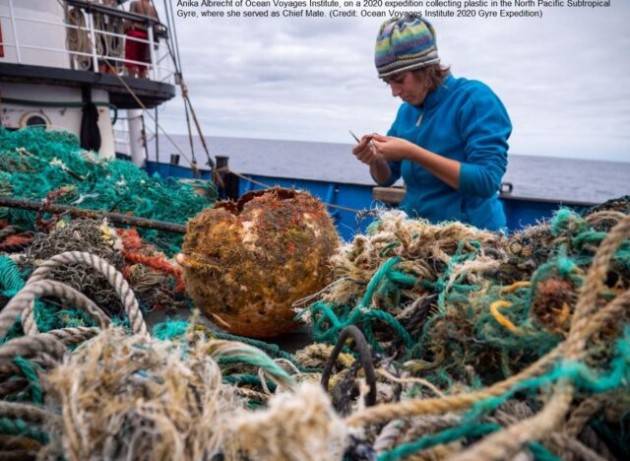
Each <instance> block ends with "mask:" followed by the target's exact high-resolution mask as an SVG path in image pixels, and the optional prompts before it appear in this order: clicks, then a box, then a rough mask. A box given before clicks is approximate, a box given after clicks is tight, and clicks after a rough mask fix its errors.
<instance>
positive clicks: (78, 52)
mask: <svg viewBox="0 0 630 461" xmlns="http://www.w3.org/2000/svg"><path fill="white" fill-rule="evenodd" d="M118 3H119V2H117V1H116V0H114V1H111V0H110V1H107V0H94V1H84V0H0V124H1V125H2V126H4V127H6V128H8V129H19V128H22V127H26V126H35V125H37V126H43V127H45V128H46V129H61V130H66V131H69V132H71V133H74V134H76V135H77V136H78V137H79V138H80V140H81V144H82V145H83V146H84V147H87V148H92V149H94V150H97V151H98V152H99V154H100V155H101V156H103V157H112V156H114V154H115V153H117V152H118V153H125V154H129V155H131V156H132V158H133V159H134V160H135V161H136V163H141V162H142V161H143V159H144V155H145V151H144V145H143V144H144V142H145V139H146V138H145V136H144V129H143V127H144V123H143V117H142V116H143V110H145V109H151V108H154V107H156V106H157V105H159V104H161V103H162V102H165V101H167V100H168V99H170V98H172V97H173V96H174V95H175V85H174V84H175V78H176V76H177V72H175V68H176V66H175V64H174V63H175V58H174V57H173V56H172V55H171V54H170V50H171V49H173V47H172V46H167V41H168V40H169V37H168V28H167V27H165V26H164V25H163V24H161V23H160V21H159V20H157V19H154V18H149V17H147V16H142V15H138V14H133V13H129V12H128V11H126V5H125V4H124V3H123V4H122V5H118ZM162 10H163V11H166V12H167V13H168V12H169V5H168V4H167V3H165V4H164V6H163V8H162ZM132 23H135V24H142V26H143V27H144V28H146V31H147V38H146V39H140V38H133V37H129V36H127V35H126V34H125V29H126V28H127V27H128V25H129V24H132ZM129 40H132V41H136V42H138V43H145V44H146V45H147V47H148V50H149V53H148V55H149V56H147V58H148V60H149V62H148V72H147V75H146V78H137V76H136V77H132V76H129V75H127V73H126V71H125V70H126V68H127V67H128V65H129V64H130V63H131V64H134V63H135V64H137V65H142V64H144V62H137V61H133V60H130V59H129V57H128V56H125V44H126V42H127V41H129ZM145 48H146V47H145ZM125 110H126V113H125V112H124V111H125ZM124 119H126V120H127V126H124V124H123V122H124ZM121 125H122V126H123V127H122V128H119V127H121Z"/></svg>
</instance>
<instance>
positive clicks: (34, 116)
mask: <svg viewBox="0 0 630 461" xmlns="http://www.w3.org/2000/svg"><path fill="white" fill-rule="evenodd" d="M26 127H33V128H35V127H39V128H43V129H47V128H48V127H50V120H48V117H46V116H45V115H44V114H41V113H39V112H29V113H26V114H24V115H23V116H22V118H21V119H20V128H26Z"/></svg>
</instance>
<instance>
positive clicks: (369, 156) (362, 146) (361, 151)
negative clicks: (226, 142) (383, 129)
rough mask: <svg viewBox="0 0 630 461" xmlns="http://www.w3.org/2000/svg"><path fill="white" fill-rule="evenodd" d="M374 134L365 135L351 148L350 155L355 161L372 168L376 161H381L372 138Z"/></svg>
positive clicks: (381, 157)
mask: <svg viewBox="0 0 630 461" xmlns="http://www.w3.org/2000/svg"><path fill="white" fill-rule="evenodd" d="M374 136H376V135H375V134H370V135H365V136H363V137H362V138H361V141H359V144H357V145H356V146H354V147H353V148H352V153H353V154H354V155H355V157H356V158H357V159H359V160H360V161H361V162H363V163H365V164H366V165H370V166H372V165H373V164H374V163H375V162H377V161H378V160H382V159H383V156H382V155H381V154H379V153H378V152H376V149H375V147H374V144H373V142H372V138H373V137H374Z"/></svg>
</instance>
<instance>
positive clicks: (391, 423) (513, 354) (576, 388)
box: [301, 197, 630, 460]
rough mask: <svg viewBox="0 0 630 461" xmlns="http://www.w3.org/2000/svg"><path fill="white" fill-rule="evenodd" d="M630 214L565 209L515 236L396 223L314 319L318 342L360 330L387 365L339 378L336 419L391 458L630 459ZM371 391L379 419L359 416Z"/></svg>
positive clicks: (365, 248) (341, 269) (343, 261)
mask: <svg viewBox="0 0 630 461" xmlns="http://www.w3.org/2000/svg"><path fill="white" fill-rule="evenodd" d="M628 203H630V201H629V200H628V197H625V198H623V199H620V200H616V201H612V202H610V203H607V204H605V205H602V206H599V207H596V208H594V209H592V210H589V211H588V212H586V213H584V214H583V215H580V214H577V213H575V212H572V211H569V210H566V209H564V210H560V211H559V212H557V213H556V214H555V216H554V217H553V219H551V220H550V221H549V222H546V223H541V224H539V225H536V226H533V227H530V228H527V229H525V230H523V231H521V232H518V233H516V234H514V235H512V236H510V237H506V236H504V235H502V234H498V233H489V232H486V231H481V230H478V229H475V228H472V227H470V226H466V225H463V224H461V223H457V222H455V223H445V224H442V225H432V224H430V223H428V222H425V221H421V220H410V219H407V218H406V216H405V215H404V214H401V213H397V212H391V213H387V214H385V215H383V216H382V217H381V219H380V220H379V221H377V222H376V223H374V224H373V225H372V227H371V228H370V229H369V230H368V232H367V234H366V235H360V236H357V237H355V239H354V240H353V241H352V242H351V243H349V244H347V245H346V246H345V247H343V248H342V249H341V250H340V252H339V253H338V254H337V255H336V256H335V257H334V258H333V261H332V262H333V265H334V271H335V274H336V277H335V278H336V280H335V282H333V283H332V284H331V285H330V286H329V287H328V289H327V290H325V292H324V293H323V295H322V296H321V299H320V300H319V301H317V302H316V303H314V304H312V305H310V306H309V307H307V308H303V309H301V317H302V318H304V319H305V320H307V321H308V322H309V323H310V325H311V327H312V333H313V337H314V339H315V341H317V342H320V343H328V344H331V345H332V344H335V343H337V345H338V346H341V345H342V343H344V342H345V340H346V338H345V336H348V335H347V331H348V328H349V327H350V326H351V325H354V326H357V327H359V329H360V331H361V332H362V334H363V335H364V337H365V340H364V341H365V345H364V346H360V344H361V341H357V340H355V347H356V348H357V349H358V350H364V349H367V350H371V351H372V354H371V357H372V359H371V360H372V363H369V362H370V361H369V360H365V359H363V358H362V357H361V356H359V358H358V360H357V361H356V362H355V363H354V364H353V365H351V366H348V365H347V364H346V365H343V364H338V363H337V364H335V365H334V366H332V371H330V373H335V372H336V373H337V374H336V375H334V376H333V378H331V379H330V387H331V396H332V399H333V404H334V406H335V408H336V409H337V410H338V411H341V412H343V413H344V414H346V415H348V416H347V417H348V420H347V421H348V423H349V424H350V425H355V424H356V425H361V426H364V427H366V428H369V431H368V432H366V440H367V441H368V442H369V443H370V444H371V445H372V447H373V448H375V450H376V451H377V452H379V453H380V457H379V459H387V460H394V459H403V458H405V457H406V456H412V455H413V456H417V457H418V459H442V458H445V457H446V458H449V457H451V456H453V457H454V459H488V458H492V459H504V458H509V457H510V456H513V455H515V454H516V453H517V452H518V451H519V450H521V449H522V448H524V449H525V452H526V453H528V455H529V456H534V457H535V458H543V459H552V458H553V453H556V454H558V455H561V456H562V458H563V459H564V458H568V459H579V458H588V459H595V458H594V457H593V456H600V458H597V459H601V458H604V459H615V456H616V457H618V458H627V457H628V455H629V454H630V452H629V449H628V446H630V445H629V443H628V442H629V440H628V438H627V434H628V430H629V429H630V421H628V418H627V417H626V415H627V414H628V411H629V410H630V390H629V387H628V385H629V381H628V380H629V378H630V368H628V365H630V363H629V362H630V342H629V340H630V322H629V320H630V295H628V288H630V239H629V235H630V217H629V216H628ZM322 346H323V344H322ZM339 350H344V349H339ZM329 364H330V361H329ZM369 370H371V371H369ZM335 378H336V379H335ZM362 381H367V382H368V383H369V384H370V388H372V387H373V388H375V390H376V392H374V393H373V394H374V395H375V399H372V400H373V401H375V402H376V403H377V406H375V407H374V408H370V409H366V410H361V409H360V405H362V404H364V403H367V402H368V399H367V397H368V396H369V393H367V392H365V391H363V393H362V391H361V384H360V383H361V382H362ZM326 382H327V381H326ZM359 396H362V397H364V399H363V400H362V399H361V398H359ZM397 402H398V403H397ZM379 403H380V404H381V405H378V404H379ZM464 409H469V410H468V411H467V412H462V410H464ZM403 417H404V418H403ZM385 423H387V424H385ZM379 424H381V426H379ZM382 424H385V426H384V427H383V426H382ZM506 426H507V427H508V428H507V429H504V427H506ZM511 426H513V427H511ZM482 437H483V441H482V442H479V443H477V444H475V442H476V441H477V440H479V439H480V438H482ZM538 441H544V444H537V442H538ZM594 453H597V455H594Z"/></svg>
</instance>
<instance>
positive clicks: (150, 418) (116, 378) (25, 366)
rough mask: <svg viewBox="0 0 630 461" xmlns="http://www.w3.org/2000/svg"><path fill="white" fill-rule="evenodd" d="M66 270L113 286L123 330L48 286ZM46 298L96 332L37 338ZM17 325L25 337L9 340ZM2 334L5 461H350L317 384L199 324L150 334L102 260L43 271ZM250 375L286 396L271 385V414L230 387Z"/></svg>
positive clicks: (73, 257) (12, 307)
mask: <svg viewBox="0 0 630 461" xmlns="http://www.w3.org/2000/svg"><path fill="white" fill-rule="evenodd" d="M70 265H76V266H80V267H83V268H84V269H88V270H92V271H97V272H99V273H101V274H102V275H103V277H104V278H105V279H106V280H107V281H108V283H110V284H111V286H112V287H113V289H114V290H115V292H116V294H117V296H118V297H119V300H120V303H121V304H122V306H123V310H124V314H125V317H126V322H125V323H126V325H127V328H126V329H125V328H121V327H115V326H114V325H113V323H112V320H111V319H110V317H109V316H108V315H107V314H106V312H105V310H104V309H102V308H101V307H100V306H98V305H97V304H95V303H94V302H93V301H91V300H90V299H89V298H87V297H86V296H85V295H83V294H82V293H81V292H80V291H78V290H75V289H73V288H71V287H70V286H69V285H66V284H63V283H61V282H58V281H55V280H53V279H52V278H51V277H53V276H54V271H55V269H56V268H58V267H62V266H63V267H67V266H70ZM49 295H53V296H55V297H57V298H59V299H63V300H64V302H67V303H71V304H73V305H74V306H76V307H77V308H79V309H83V310H85V312H86V313H88V314H89V315H90V316H92V317H93V318H94V319H95V323H97V324H98V326H96V327H62V328H56V329H53V330H49V331H47V332H41V331H40V330H39V327H38V322H37V321H36V319H35V318H34V308H33V302H34V300H35V299H36V298H38V297H43V296H49ZM16 324H20V326H21V330H22V331H23V333H24V334H23V335H19V334H11V330H12V329H13V330H15V325H16ZM180 327H183V328H180ZM0 336H1V337H2V338H4V341H3V343H2V344H1V345H0V398H1V399H2V400H1V401H0V456H3V457H7V456H18V455H19V457H20V459H35V458H37V459H51V460H52V459H59V458H61V457H63V458H64V459H69V460H83V459H146V460H153V459H184V460H187V459H189V460H199V459H225V460H243V461H244V460H247V459H261V460H269V461H271V460H277V459H313V460H315V459H338V458H340V457H341V455H342V453H343V450H344V446H345V435H346V427H345V425H344V423H343V421H342V419H341V418H340V417H339V416H338V415H337V414H336V413H335V412H334V410H333V409H332V407H331V405H330V403H329V401H328V399H327V397H326V395H325V393H324V392H323V390H322V389H321V388H320V387H319V386H318V385H316V384H313V383H310V384H309V383H304V384H298V382H297V380H296V379H295V378H294V377H293V376H292V374H293V373H294V371H293V370H292V371H291V372H288V371H287V370H285V368H283V366H281V363H282V362H280V361H274V360H273V359H272V358H271V357H270V356H269V355H267V354H266V353H265V352H263V351H262V350H260V349H258V348H255V347H253V346H251V345H248V344H244V343H242V342H238V341H233V340H222V339H218V338H217V337H216V336H215V335H214V334H213V333H212V332H211V331H210V330H208V329H207V328H204V327H203V326H202V325H201V324H198V323H197V322H196V321H195V320H194V319H193V320H192V321H191V322H190V323H181V322H180V323H177V322H167V323H164V324H158V325H157V326H156V327H155V329H154V333H153V335H151V334H150V333H149V332H148V327H147V325H146V323H145V321H144V318H143V315H142V313H141V311H140V309H139V306H138V301H137V299H136V297H135V295H134V292H133V290H132V289H131V287H130V286H129V284H128V283H127V282H126V280H125V278H124V277H123V274H122V273H121V272H119V271H118V270H116V268H115V267H114V266H112V265H111V264H109V263H107V262H106V261H105V260H104V259H102V258H100V257H98V256H96V255H93V254H90V253H85V252H78V251H69V252H65V253H61V254H59V255H56V256H54V257H52V258H50V259H48V260H46V261H43V262H42V263H41V264H40V265H39V266H38V268H37V269H36V270H35V271H34V272H33V273H32V274H31V276H30V278H29V279H28V280H27V282H26V284H24V285H23V287H22V288H21V289H19V290H16V292H15V293H14V295H13V296H12V297H11V299H10V300H9V301H8V303H7V304H6V305H5V306H4V308H3V309H2V311H0ZM11 336H13V337H12V338H11ZM160 337H161V338H163V339H158V338H160ZM284 366H285V367H287V368H291V367H293V368H295V365H293V364H291V365H290V366H287V365H284ZM248 368H249V369H252V370H256V373H257V376H259V377H260V378H261V379H262V380H263V382H266V381H269V382H270V383H273V385H274V388H275V389H276V391H277V392H278V395H277V396H276V397H275V398H270V397H271V391H269V389H268V388H267V386H264V387H265V388H267V390H266V392H267V394H265V396H266V400H268V402H267V408H266V409H265V410H264V411H260V412H253V411H252V410H251V408H250V407H251V402H252V401H255V400H257V399H258V398H257V397H256V396H254V398H253V399H252V395H253V394H257V393H256V392H255V391H250V390H249V389H248V388H246V387H243V388H241V387H237V386H235V385H233V384H231V383H230V380H229V379H227V378H229V376H230V375H231V374H233V370H235V369H242V370H246V369H248ZM324 441H326V443H325V444H324V443H323V442H324ZM215 456H219V458H215Z"/></svg>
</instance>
